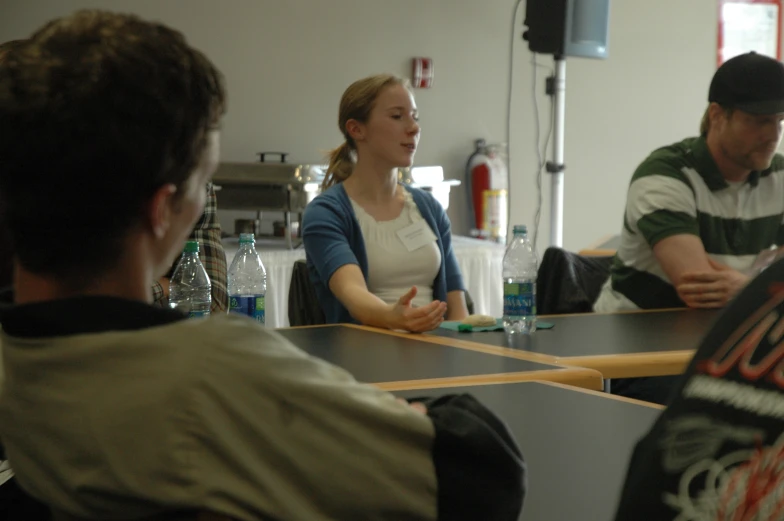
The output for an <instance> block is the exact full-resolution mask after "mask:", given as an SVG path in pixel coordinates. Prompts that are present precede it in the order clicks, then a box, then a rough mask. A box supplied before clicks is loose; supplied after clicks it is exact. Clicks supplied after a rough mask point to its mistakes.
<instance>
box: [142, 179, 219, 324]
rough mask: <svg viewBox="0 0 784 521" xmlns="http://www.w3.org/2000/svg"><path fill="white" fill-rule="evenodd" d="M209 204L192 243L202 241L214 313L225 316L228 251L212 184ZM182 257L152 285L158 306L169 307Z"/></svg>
mask: <svg viewBox="0 0 784 521" xmlns="http://www.w3.org/2000/svg"><path fill="white" fill-rule="evenodd" d="M206 189H207V202H206V204H205V205H204V213H202V216H201V218H199V221H198V222H197V223H196V225H195V226H194V228H193V232H191V235H190V237H189V240H195V241H199V259H200V260H201V263H202V264H203V265H204V269H205V271H206V272H207V276H208V277H209V278H210V284H211V285H212V305H211V307H210V311H211V312H212V313H225V312H226V310H227V309H228V304H229V297H228V292H227V289H226V284H227V282H226V271H227V270H226V252H225V251H224V249H223V243H222V242H221V228H220V223H219V222H218V200H217V197H216V195H215V189H214V188H213V185H212V183H208V184H207V188H206ZM179 262H180V259H179V257H178V258H177V259H176V260H175V261H174V264H173V265H172V267H171V269H170V270H169V273H167V274H166V276H164V277H161V279H160V280H158V281H157V282H155V283H154V284H153V296H154V301H155V303H156V304H158V305H160V306H164V307H165V306H167V305H168V299H169V280H170V279H171V276H172V274H173V273H174V269H175V268H176V267H177V263H179Z"/></svg>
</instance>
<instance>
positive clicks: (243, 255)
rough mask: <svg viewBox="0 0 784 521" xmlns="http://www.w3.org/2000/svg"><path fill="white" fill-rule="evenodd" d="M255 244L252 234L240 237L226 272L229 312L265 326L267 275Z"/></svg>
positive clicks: (244, 234) (243, 234)
mask: <svg viewBox="0 0 784 521" xmlns="http://www.w3.org/2000/svg"><path fill="white" fill-rule="evenodd" d="M255 244H256V239H255V237H254V236H253V234H252V233H242V234H240V248H239V250H237V254H236V255H235V256H234V260H233V261H231V266H229V272H228V283H229V284H228V292H229V313H237V314H240V315H245V316H248V317H251V318H252V319H254V320H256V321H257V322H259V323H261V324H264V310H265V307H264V298H265V296H266V295H267V272H266V271H265V270H264V264H262V263H261V257H259V254H258V252H256V246H255Z"/></svg>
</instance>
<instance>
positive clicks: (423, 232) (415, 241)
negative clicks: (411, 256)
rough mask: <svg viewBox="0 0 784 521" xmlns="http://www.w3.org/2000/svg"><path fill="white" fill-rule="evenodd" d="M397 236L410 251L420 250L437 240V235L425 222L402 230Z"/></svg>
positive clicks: (416, 223)
mask: <svg viewBox="0 0 784 521" xmlns="http://www.w3.org/2000/svg"><path fill="white" fill-rule="evenodd" d="M397 236H398V237H400V240H401V241H403V245H404V246H405V247H406V249H407V250H408V251H415V250H418V249H419V248H421V247H423V246H427V245H428V244H430V243H431V242H433V241H435V240H436V235H435V234H434V233H433V230H431V229H430V226H428V225H427V223H426V222H425V221H419V222H415V223H414V224H412V225H410V226H406V227H405V228H401V229H400V230H398V231H397Z"/></svg>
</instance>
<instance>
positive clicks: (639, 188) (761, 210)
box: [594, 137, 784, 312]
mask: <svg viewBox="0 0 784 521" xmlns="http://www.w3.org/2000/svg"><path fill="white" fill-rule="evenodd" d="M783 218H784V156H781V155H779V154H776V155H775V156H774V158H773V162H772V164H771V166H770V168H769V169H767V170H765V171H763V172H752V174H751V175H750V176H749V178H748V180H747V181H746V182H744V183H728V182H727V181H726V180H725V179H724V177H722V175H721V173H720V172H719V169H718V167H717V166H716V163H715V162H714V160H713V157H712V156H711V154H710V151H709V150H708V146H707V144H706V143H705V139H704V138H702V137H698V138H688V139H684V140H683V141H681V142H680V143H676V144H674V145H671V146H668V147H663V148H660V149H658V150H655V151H654V152H653V153H652V154H651V155H650V156H649V157H648V158H647V159H646V160H645V161H643V163H642V164H641V165H640V166H639V167H638V168H637V170H636V171H635V172H634V175H633V176H632V181H631V184H630V185H629V192H628V195H627V200H626V214H625V217H624V223H623V231H622V232H621V244H620V246H619V248H618V252H617V254H616V255H615V258H614V259H613V264H612V268H611V275H610V278H609V280H608V281H607V283H605V285H604V287H603V288H602V292H601V294H600V295H599V299H598V300H597V302H596V304H595V305H594V310H596V311H600V312H611V311H619V310H623V309H637V308H643V309H656V308H668V307H683V306H684V303H683V301H682V300H681V299H680V298H679V297H678V295H677V293H676V291H675V288H674V287H673V285H672V284H671V283H670V280H669V279H668V278H667V276H666V275H665V274H664V271H663V270H662V268H661V266H660V265H659V263H658V261H657V260H656V257H655V256H654V255H653V246H654V245H655V244H656V243H657V242H659V241H661V240H662V239H666V238H667V237H670V236H672V235H678V234H684V233H689V234H693V235H697V236H699V237H700V239H702V243H703V245H704V246H705V251H706V252H707V253H708V256H709V257H710V258H712V259H714V260H716V261H718V262H722V263H724V264H726V265H728V266H730V267H732V268H734V269H737V270H745V269H748V268H750V267H751V265H752V263H753V262H754V259H755V257H756V256H757V254H759V252H760V251H762V250H764V249H766V248H769V247H770V246H771V245H782V244H784V226H782V219H783Z"/></svg>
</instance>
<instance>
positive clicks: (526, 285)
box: [504, 282, 536, 318]
mask: <svg viewBox="0 0 784 521" xmlns="http://www.w3.org/2000/svg"><path fill="white" fill-rule="evenodd" d="M535 315H536V299H535V298H534V283H533V282H504V316H505V317H519V318H522V317H530V316H535Z"/></svg>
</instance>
